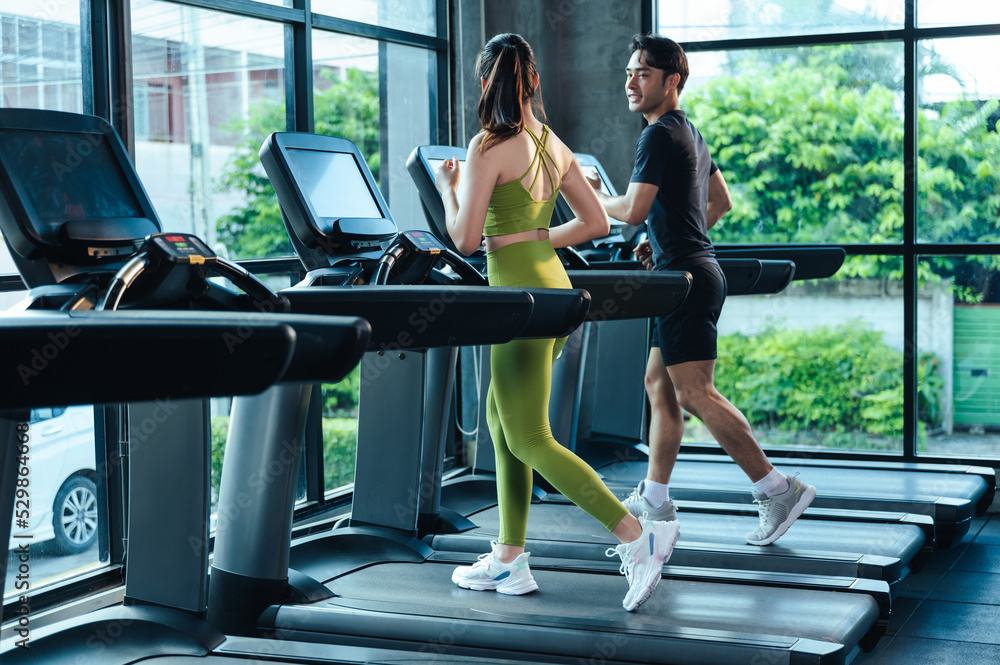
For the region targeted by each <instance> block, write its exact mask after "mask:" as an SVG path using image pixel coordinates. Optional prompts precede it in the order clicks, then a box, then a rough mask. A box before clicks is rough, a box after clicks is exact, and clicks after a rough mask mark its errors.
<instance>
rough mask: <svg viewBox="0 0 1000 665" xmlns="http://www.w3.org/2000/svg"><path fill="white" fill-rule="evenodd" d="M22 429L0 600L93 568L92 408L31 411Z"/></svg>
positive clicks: (95, 508) (95, 529)
mask: <svg viewBox="0 0 1000 665" xmlns="http://www.w3.org/2000/svg"><path fill="white" fill-rule="evenodd" d="M25 425H26V427H27V429H26V430H25V432H24V435H25V437H24V439H22V440H21V441H20V445H21V450H20V451H19V457H21V456H23V458H24V459H25V461H26V463H25V464H24V469H25V471H24V472H23V473H22V474H20V475H19V476H18V477H19V483H18V496H17V497H16V503H15V509H14V515H13V521H12V523H11V538H10V543H9V545H8V547H9V549H10V551H11V553H10V555H9V557H10V558H9V564H8V566H7V579H6V582H5V584H4V597H5V598H10V597H17V596H19V595H32V594H34V593H37V592H39V591H41V590H43V589H44V588H45V587H47V586H49V585H51V584H53V583H55V582H58V581H60V580H63V579H66V578H67V577H70V576H72V575H78V574H80V573H83V572H86V571H87V570H90V569H92V568H94V567H96V566H97V565H98V552H97V532H98V515H99V513H100V512H101V511H99V510H98V502H97V483H98V482H99V479H98V477H97V472H96V466H95V464H94V459H95V456H94V407H92V406H71V407H68V408H67V407H60V408H38V409H32V411H31V415H30V417H29V419H28V421H27V422H26V423H25ZM5 519H6V517H5ZM15 551H16V552H17V553H18V555H21V556H18V555H16V554H15V553H14V552H15ZM25 552H27V555H28V557H27V563H26V562H25V559H24V557H23V554H24V553H25ZM18 576H20V577H18Z"/></svg>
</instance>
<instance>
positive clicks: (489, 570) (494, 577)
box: [451, 540, 538, 596]
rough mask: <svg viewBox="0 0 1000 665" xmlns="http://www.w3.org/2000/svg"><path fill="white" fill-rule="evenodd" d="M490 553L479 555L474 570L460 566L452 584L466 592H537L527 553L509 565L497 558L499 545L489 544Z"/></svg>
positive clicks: (510, 593)
mask: <svg viewBox="0 0 1000 665" xmlns="http://www.w3.org/2000/svg"><path fill="white" fill-rule="evenodd" d="M490 547H491V550H492V551H490V552H487V553H486V554H480V555H479V560H478V561H476V563H474V564H472V565H471V566H459V567H458V568H456V569H455V571H454V572H453V573H452V574H451V581H452V582H454V583H455V584H457V585H458V586H460V587H462V588H463V589H472V590H473V591H496V592H497V593H505V594H507V595H510V596H519V595H521V594H523V593H530V592H532V591H534V590H535V589H537V588H538V583H537V582H535V578H534V577H532V576H531V570H529V569H528V557H529V556H531V555H530V554H529V553H528V552H524V553H522V554H520V555H518V557H517V558H516V559H514V560H513V561H511V562H510V563H503V562H502V561H500V559H498V558H497V557H495V556H494V553H495V552H496V550H497V541H495V540H492V541H490Z"/></svg>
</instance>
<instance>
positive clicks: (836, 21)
mask: <svg viewBox="0 0 1000 665" xmlns="http://www.w3.org/2000/svg"><path fill="white" fill-rule="evenodd" d="M658 8H659V12H658V15H657V16H658V19H659V21H658V22H659V30H658V32H659V34H661V35H664V36H666V37H670V38H671V39H674V40H676V41H683V42H704V41H713V40H717V39H747V38H753V37H784V36H788V35H805V34H821V33H831V32H862V31H869V30H889V29H893V28H902V27H903V18H904V13H903V0H833V1H832V2H815V1H814V0H670V1H667V2H664V1H663V0H661V1H660V2H659V3H658Z"/></svg>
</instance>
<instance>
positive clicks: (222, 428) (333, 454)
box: [211, 416, 358, 496]
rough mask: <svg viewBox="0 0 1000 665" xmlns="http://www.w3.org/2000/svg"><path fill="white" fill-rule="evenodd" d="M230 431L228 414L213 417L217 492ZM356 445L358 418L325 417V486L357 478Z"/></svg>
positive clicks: (215, 486) (336, 484) (215, 485)
mask: <svg viewBox="0 0 1000 665" xmlns="http://www.w3.org/2000/svg"><path fill="white" fill-rule="evenodd" d="M228 431H229V416H218V417H215V418H212V424H211V433H212V489H213V493H214V494H215V495H216V496H217V495H218V491H219V481H220V479H221V478H222V458H223V454H224V452H225V449H226V434H227V433H228ZM357 449H358V421H357V419H355V418H323V469H324V477H325V480H326V489H333V488H336V487H341V486H343V485H346V484H348V483H353V482H354V456H355V453H356V452H357Z"/></svg>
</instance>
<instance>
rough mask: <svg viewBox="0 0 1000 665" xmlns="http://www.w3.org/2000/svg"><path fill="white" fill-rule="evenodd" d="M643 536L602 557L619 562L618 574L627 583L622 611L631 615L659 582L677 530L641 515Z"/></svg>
mask: <svg viewBox="0 0 1000 665" xmlns="http://www.w3.org/2000/svg"><path fill="white" fill-rule="evenodd" d="M639 521H640V523H642V535H641V536H639V538H638V539H637V540H634V541H632V542H631V543H622V544H621V545H619V546H617V547H609V548H608V550H607V552H605V554H606V555H607V556H617V557H619V558H620V559H621V560H622V565H621V568H619V571H620V572H621V573H622V574H623V575H625V579H626V580H627V581H628V593H627V594H625V600H623V601H622V607H624V608H625V609H626V610H628V611H629V612H631V611H632V610H634V609H636V608H637V607H639V606H640V605H642V604H643V603H644V602H646V599H647V598H649V596H650V594H652V593H653V589H655V588H656V585H657V584H659V582H660V575H661V573H662V570H663V564H664V563H666V562H667V560H668V559H670V555H671V554H672V553H673V551H674V543H676V542H677V534H678V533H679V532H680V526H679V525H678V524H677V520H674V521H672V522H664V521H657V522H654V521H650V520H648V519H646V516H645V515H643V516H642V518H640V520H639Z"/></svg>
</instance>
